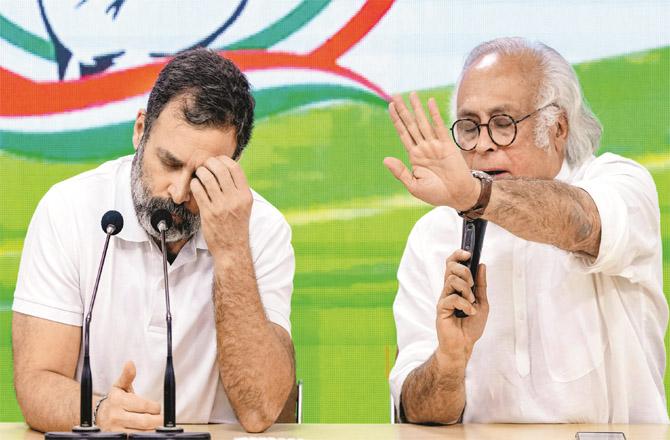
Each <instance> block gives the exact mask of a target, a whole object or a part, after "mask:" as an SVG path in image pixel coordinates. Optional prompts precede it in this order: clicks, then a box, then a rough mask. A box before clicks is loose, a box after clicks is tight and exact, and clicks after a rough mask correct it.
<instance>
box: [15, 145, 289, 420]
mask: <svg viewBox="0 0 670 440" xmlns="http://www.w3.org/2000/svg"><path fill="white" fill-rule="evenodd" d="M132 158H133V156H126V157H122V158H120V159H117V160H114V161H111V162H107V163H104V164H103V165H101V166H100V167H98V168H96V169H94V170H92V171H89V172H86V173H83V174H80V175H78V176H75V177H72V178H70V179H68V180H65V181H64V182H61V183H58V184H56V185H54V186H53V188H51V189H50V190H49V192H48V193H47V194H46V195H45V196H44V198H43V199H42V200H41V201H40V203H39V205H38V207H37V209H36V211H35V214H34V215H33V218H32V221H31V223H30V227H29V228H28V234H27V236H26V240H25V244H24V248H23V255H22V257H21V266H20V269H19V276H18V281H17V284H16V291H15V292H14V304H13V310H14V311H15V312H20V313H24V314H27V315H32V316H36V317H39V318H44V319H48V320H51V321H56V322H61V323H64V324H70V325H76V326H81V325H82V323H83V318H84V315H85V313H87V311H88V307H89V304H90V300H91V295H92V293H93V285H94V282H95V276H96V274H97V269H98V264H99V261H100V256H101V252H102V247H103V243H104V239H105V235H104V233H103V232H102V228H101V226H100V219H101V218H102V215H103V214H104V213H105V212H106V211H107V210H110V209H115V210H117V211H119V212H120V213H121V214H122V215H123V219H124V227H123V230H122V231H121V232H120V233H119V234H118V235H117V236H115V237H112V239H111V241H110V244H109V250H108V253H107V259H106V261H105V266H104V270H103V273H102V278H101V281H100V287H99V290H98V295H97V297H96V302H95V306H94V310H93V317H92V321H91V342H90V344H91V345H90V349H91V366H92V373H93V389H94V392H95V393H98V394H105V393H107V392H108V391H109V389H110V387H111V385H112V384H113V383H114V382H115V381H116V379H117V378H118V376H119V375H120V373H121V370H122V367H123V364H124V363H125V362H126V361H128V360H132V361H134V362H135V364H136V366H137V377H136V379H135V382H134V383H133V386H134V388H135V392H136V393H137V394H139V395H141V396H143V397H145V398H149V399H152V400H155V401H158V402H161V404H162V403H163V378H164V371H165V357H166V343H167V342H166V324H165V294H164V290H163V269H162V259H161V253H160V250H159V248H158V247H157V246H156V244H155V243H154V242H153V240H151V239H150V237H149V235H148V234H147V233H146V231H144V229H143V228H142V227H141V226H140V224H139V223H138V221H137V216H136V214H135V210H134V207H133V202H132V198H131V192H130V168H131V162H132ZM253 200H254V201H253V207H252V211H251V219H250V226H249V228H250V243H251V253H252V257H253V263H254V270H255V272H256V277H257V282H258V290H259V293H260V297H261V301H262V303H263V307H264V309H265V313H266V315H267V317H268V319H269V320H271V321H272V322H275V323H277V324H279V325H281V326H282V327H283V328H285V329H286V330H287V331H288V332H289V333H290V328H291V327H290V321H289V317H290V305H291V292H292V288H293V274H294V270H295V263H294V255H293V248H292V247H291V230H290V227H289V225H288V224H287V223H286V221H285V220H284V218H283V217H282V215H281V214H280V213H279V211H278V210H277V209H276V208H274V207H273V206H272V205H271V204H270V203H268V202H267V201H266V200H265V199H263V198H262V197H261V196H260V195H258V194H256V193H255V192H254V193H253ZM212 263H213V262H212V257H211V255H210V253H209V252H208V250H207V244H206V243H205V240H204V238H203V236H202V231H200V232H198V233H197V234H196V235H195V236H194V237H193V238H192V239H191V240H189V241H188V242H187V243H186V245H185V246H184V247H183V248H182V250H181V251H180V252H179V254H178V255H177V258H176V259H175V261H174V262H173V263H172V264H171V265H170V266H169V268H168V271H169V281H170V306H171V307H170V308H171V312H172V320H173V322H172V330H173V356H174V368H175V375H176V380H177V408H176V409H177V422H178V423H208V422H213V423H222V422H223V423H235V422H236V421H237V419H236V417H235V414H234V413H233V411H232V408H231V406H230V403H229V402H228V399H227V397H226V394H225V391H224V389H223V385H222V383H221V381H220V379H219V370H218V368H217V356H216V330H215V326H214V312H213V307H212V277H213V272H212ZM82 340H83V339H82ZM82 346H83V344H82ZM82 354H83V348H82ZM81 366H82V357H81V354H80V358H79V365H78V368H77V377H78V378H80V376H81Z"/></svg>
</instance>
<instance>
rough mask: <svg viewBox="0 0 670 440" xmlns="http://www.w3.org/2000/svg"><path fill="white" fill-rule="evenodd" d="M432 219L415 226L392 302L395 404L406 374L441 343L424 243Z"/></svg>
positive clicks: (398, 399) (390, 378) (391, 379)
mask: <svg viewBox="0 0 670 440" xmlns="http://www.w3.org/2000/svg"><path fill="white" fill-rule="evenodd" d="M429 219H430V217H429V216H424V217H423V218H422V219H420V220H419V221H418V222H417V223H416V225H415V226H414V228H413V229H412V232H411V233H410V235H409V238H408V240H407V246H406V247H405V252H404V254H403V257H402V260H401V261H400V267H399V268H398V294H397V295H396V299H395V302H394V304H393V315H394V317H395V324H396V334H397V338H398V357H397V359H396V362H395V365H394V367H393V369H392V370H391V373H390V376H389V383H390V388H391V393H392V395H393V398H394V399H395V402H396V404H399V403H400V394H401V392H402V386H403V383H404V382H405V379H406V378H407V376H408V375H409V374H410V373H411V372H412V371H413V370H414V369H416V368H417V367H419V366H420V365H421V364H423V363H424V362H425V361H426V360H427V359H428V358H429V357H430V356H431V355H432V354H433V352H434V351H435V349H436V348H437V345H438V341H437V333H436V330H435V317H436V311H435V307H436V300H435V295H434V293H433V292H431V288H430V282H429V277H428V274H427V272H426V267H427V266H426V264H428V262H427V261H426V260H425V257H426V254H425V252H424V243H425V241H426V239H428V238H429V236H430V222H429Z"/></svg>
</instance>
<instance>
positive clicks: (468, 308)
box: [437, 293, 477, 318]
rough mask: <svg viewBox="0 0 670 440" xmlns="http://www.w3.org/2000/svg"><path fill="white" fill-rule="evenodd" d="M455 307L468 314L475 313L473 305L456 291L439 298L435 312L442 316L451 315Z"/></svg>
mask: <svg viewBox="0 0 670 440" xmlns="http://www.w3.org/2000/svg"><path fill="white" fill-rule="evenodd" d="M456 309H458V310H462V311H464V312H465V313H466V314H467V315H469V316H472V315H476V314H477V309H476V308H475V306H473V305H472V304H470V302H469V301H468V300H466V299H465V298H463V297H462V296H460V295H458V294H456V293H454V294H451V295H449V296H447V297H445V298H442V299H440V300H439V301H438V303H437V314H438V316H440V317H442V318H448V317H449V316H451V315H453V314H454V310H456Z"/></svg>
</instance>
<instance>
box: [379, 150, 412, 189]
mask: <svg viewBox="0 0 670 440" xmlns="http://www.w3.org/2000/svg"><path fill="white" fill-rule="evenodd" d="M384 166H386V168H388V169H389V171H390V172H391V174H393V176H394V177H395V178H396V179H398V180H399V181H400V182H401V183H402V184H403V185H405V188H407V189H409V188H410V186H411V185H412V179H414V176H412V173H410V172H409V170H408V169H407V167H406V166H405V164H404V163H402V161H401V160H400V159H396V158H395V157H387V158H385V159H384Z"/></svg>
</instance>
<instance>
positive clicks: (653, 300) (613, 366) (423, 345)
mask: <svg viewBox="0 0 670 440" xmlns="http://www.w3.org/2000/svg"><path fill="white" fill-rule="evenodd" d="M556 179H557V180H560V181H563V182H567V183H570V184H571V185H575V186H578V187H581V188H583V189H584V190H586V191H587V192H588V193H589V194H590V195H591V197H592V198H593V200H594V201H595V204H596V206H597V208H598V211H599V213H600V217H601V222H602V236H601V243H600V251H599V254H598V258H597V259H596V260H595V261H592V260H593V259H592V258H585V257H583V256H579V255H576V254H573V253H570V252H567V251H564V250H561V249H558V248H556V247H554V246H550V245H546V244H541V243H536V242H531V241H526V240H523V239H521V238H518V237H516V236H514V235H512V234H511V233H509V232H507V231H506V230H504V229H502V228H500V227H499V226H497V225H495V224H492V223H489V224H488V228H487V231H486V237H485V239H484V245H483V249H482V256H481V262H482V263H485V264H486V265H487V282H488V298H489V303H490V313H489V317H488V321H487V323H486V328H485V329H484V333H483V335H482V337H481V339H480V340H479V341H478V342H477V343H476V344H475V346H474V350H473V353H472V357H471V359H470V361H469V363H468V365H467V367H466V376H465V392H466V405H465V412H464V414H463V422H465V423H647V422H649V423H668V414H667V408H666V403H665V395H664V389H663V374H664V370H665V360H666V359H665V349H664V345H663V337H664V334H665V331H666V328H667V325H668V304H667V301H666V299H665V297H664V295H663V288H662V261H661V235H660V221H659V218H660V215H659V207H658V195H657V193H656V187H655V185H654V182H653V180H652V178H651V176H650V175H649V173H648V172H647V171H646V170H645V169H644V168H643V167H641V166H640V165H638V164H636V163H635V162H633V161H631V160H628V159H625V158H623V157H620V156H617V155H614V154H603V155H602V156H600V157H598V158H597V159H596V158H595V157H591V158H590V159H588V160H587V161H586V162H584V163H583V164H581V165H579V166H577V167H575V168H574V169H571V168H570V167H568V166H567V164H565V165H564V166H563V168H562V169H561V171H560V173H559V175H558V176H557V178H556ZM461 227H462V219H461V218H460V217H458V215H457V214H456V212H455V211H454V210H452V209H450V208H446V207H440V208H436V209H434V210H432V211H431V212H429V213H428V214H426V215H425V216H424V217H423V218H421V219H420V220H419V221H418V222H417V224H416V225H415V227H414V229H413V230H412V232H411V234H410V236H409V239H408V242H407V247H406V249H405V253H404V255H403V258H402V261H401V263H400V268H399V270H398V280H399V289H398V294H397V296H396V300H395V303H394V307H393V310H394V315H395V320H396V327H397V337H398V348H399V354H398V358H397V360H396V363H395V366H394V367H393V370H392V371H391V374H390V385H391V391H392V393H393V396H394V398H395V399H396V400H395V401H396V402H400V393H401V390H402V385H403V382H404V381H405V378H406V377H407V375H408V374H409V373H410V372H411V371H412V370H414V369H415V368H416V367H418V366H420V365H421V364H423V363H424V362H425V361H426V360H427V359H428V358H429V357H430V356H431V355H432V354H433V352H434V351H435V349H436V348H437V346H438V341H437V334H436V329H435V318H436V310H435V308H436V304H437V300H438V298H439V296H440V294H441V292H442V288H443V284H444V270H445V269H444V267H445V260H446V259H447V257H449V255H451V254H452V252H453V251H454V250H455V249H457V248H458V247H460V237H461Z"/></svg>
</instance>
